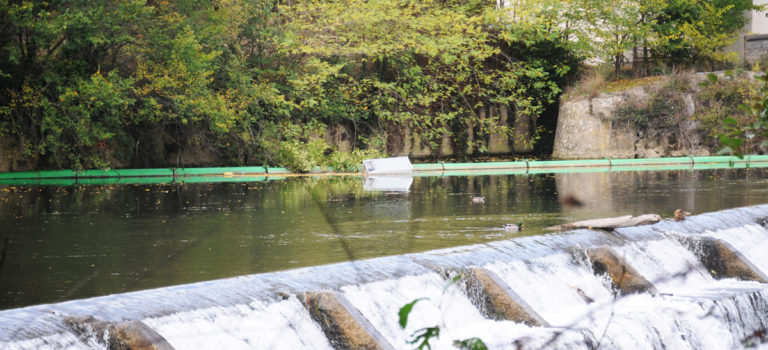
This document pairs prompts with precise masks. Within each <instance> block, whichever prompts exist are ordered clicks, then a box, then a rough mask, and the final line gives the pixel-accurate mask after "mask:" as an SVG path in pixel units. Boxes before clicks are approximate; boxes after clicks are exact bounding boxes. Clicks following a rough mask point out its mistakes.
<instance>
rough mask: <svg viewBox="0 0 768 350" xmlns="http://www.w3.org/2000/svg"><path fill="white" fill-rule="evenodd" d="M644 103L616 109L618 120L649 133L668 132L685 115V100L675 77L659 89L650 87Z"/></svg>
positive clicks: (659, 133)
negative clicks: (647, 97)
mask: <svg viewBox="0 0 768 350" xmlns="http://www.w3.org/2000/svg"><path fill="white" fill-rule="evenodd" d="M650 95H651V96H650V97H649V100H648V101H647V102H645V103H644V104H639V105H635V104H632V103H629V104H624V105H622V106H620V107H619V108H617V109H616V111H615V118H616V120H618V121H619V122H629V123H631V124H632V125H634V126H635V127H637V128H640V129H642V130H644V131H645V132H646V133H647V134H649V135H661V134H666V133H668V132H669V131H670V130H671V129H672V128H673V127H675V126H677V125H678V123H680V122H681V121H682V120H683V118H684V117H685V115H684V111H685V101H684V100H683V96H682V93H681V91H680V90H679V86H678V84H676V83H675V79H673V80H672V82H671V83H667V84H665V85H664V86H662V87H661V88H660V89H652V91H651V94H650Z"/></svg>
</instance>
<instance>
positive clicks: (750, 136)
mask: <svg viewBox="0 0 768 350" xmlns="http://www.w3.org/2000/svg"><path fill="white" fill-rule="evenodd" d="M744 75H745V73H743V72H730V71H729V72H726V74H725V75H724V76H723V77H722V78H719V77H717V76H716V75H714V74H710V75H709V76H708V77H707V81H705V82H703V83H702V84H701V86H702V87H701V91H700V92H699V94H698V97H697V98H698V101H697V104H698V105H699V108H698V109H699V110H698V111H697V114H696V116H695V119H696V120H699V121H701V129H702V130H703V131H704V132H705V133H706V134H707V136H708V137H709V138H710V140H711V142H712V145H713V146H715V145H716V144H718V143H719V145H720V146H723V147H724V148H722V149H721V150H720V153H721V154H726V153H734V154H737V155H741V154H744V153H759V152H761V151H765V145H763V142H764V140H767V139H768V135H766V134H765V133H764V132H762V131H761V128H762V123H761V122H760V118H761V113H760V111H761V110H762V109H761V108H762V107H761V105H762V102H761V100H760V96H761V95H762V94H763V91H764V89H765V88H764V87H761V83H762V82H763V80H762V78H756V79H750V78H748V77H745V76H744ZM749 101H751V102H749ZM745 102H747V103H746V104H745Z"/></svg>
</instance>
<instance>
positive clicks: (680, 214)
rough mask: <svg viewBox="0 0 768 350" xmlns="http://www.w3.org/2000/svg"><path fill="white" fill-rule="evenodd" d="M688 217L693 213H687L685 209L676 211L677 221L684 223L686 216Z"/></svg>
mask: <svg viewBox="0 0 768 350" xmlns="http://www.w3.org/2000/svg"><path fill="white" fill-rule="evenodd" d="M686 215H691V212H688V211H685V210H683V209H677V210H675V221H683V220H685V216H686Z"/></svg>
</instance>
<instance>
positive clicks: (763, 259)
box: [704, 224, 768, 275]
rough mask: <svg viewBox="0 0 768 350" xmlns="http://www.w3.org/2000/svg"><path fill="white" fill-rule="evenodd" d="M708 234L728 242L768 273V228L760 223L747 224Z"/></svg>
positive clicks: (708, 232)
mask: <svg viewBox="0 0 768 350" xmlns="http://www.w3.org/2000/svg"><path fill="white" fill-rule="evenodd" d="M704 234H705V235H707V236H710V237H713V238H717V239H720V240H723V241H725V242H728V244H730V245H731V246H733V247H734V248H735V249H736V250H738V251H739V252H740V253H741V254H742V255H744V257H746V258H747V260H749V261H750V262H751V263H752V264H754V265H755V267H757V268H758V269H760V271H761V272H762V273H763V274H766V275H768V254H766V252H768V230H767V229H766V228H765V227H763V226H760V225H757V224H754V225H745V226H741V227H736V228H729V229H723V230H717V231H707V232H705V233H704Z"/></svg>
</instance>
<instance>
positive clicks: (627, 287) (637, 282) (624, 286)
mask: <svg viewBox="0 0 768 350" xmlns="http://www.w3.org/2000/svg"><path fill="white" fill-rule="evenodd" d="M587 256H589V259H590V260H591V261H592V268H593V269H594V270H595V273H597V274H600V273H607V274H608V276H610V277H611V281H613V284H614V285H615V286H616V287H617V288H618V289H619V290H620V291H621V293H623V294H629V293H642V292H648V293H652V294H656V293H657V291H656V288H654V287H653V284H651V282H648V280H647V279H645V277H643V276H642V275H641V274H640V273H638V272H637V271H635V269H634V268H632V266H631V265H630V264H628V263H627V262H626V261H624V259H623V258H622V257H621V256H619V255H618V254H617V253H616V252H615V251H614V250H613V249H611V248H608V247H599V248H590V249H587Z"/></svg>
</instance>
